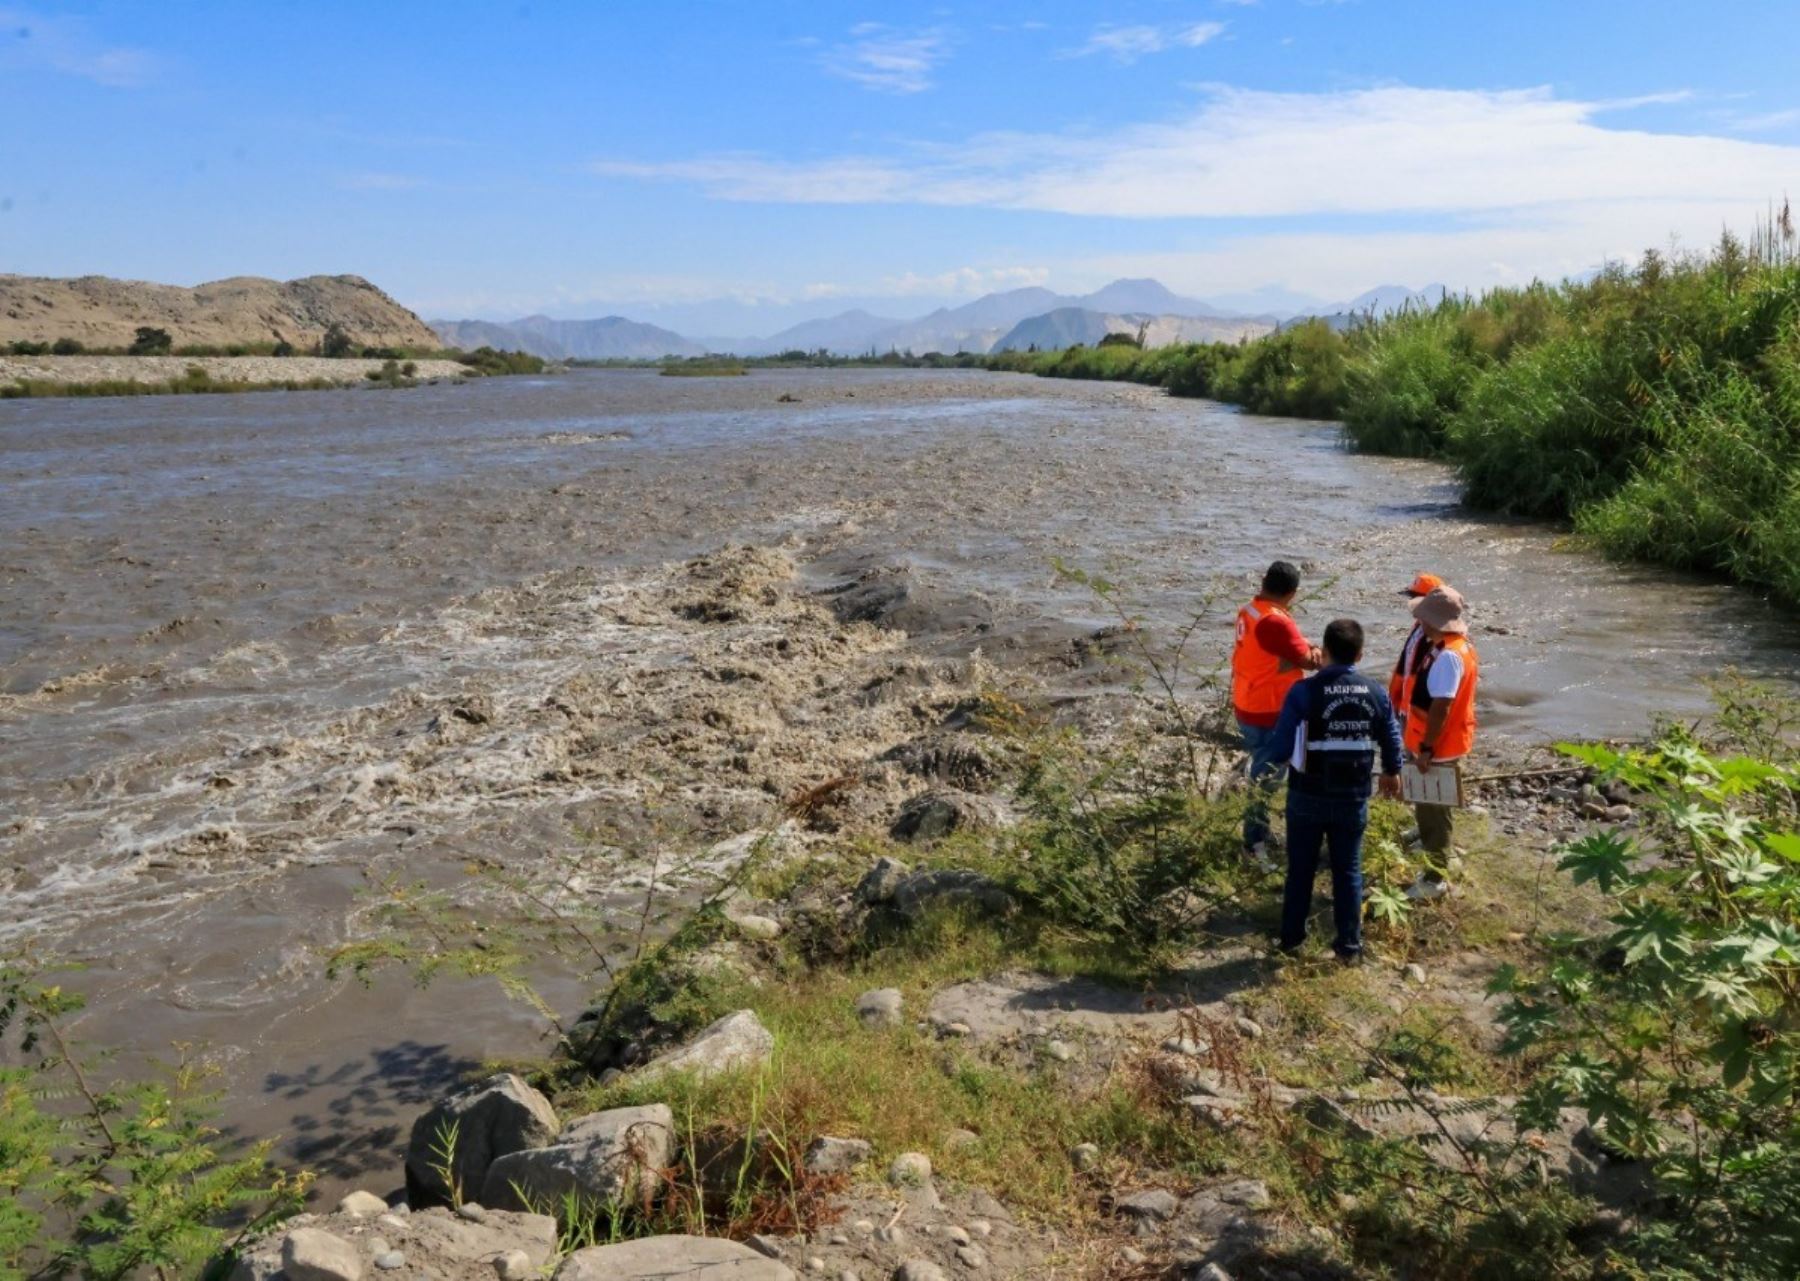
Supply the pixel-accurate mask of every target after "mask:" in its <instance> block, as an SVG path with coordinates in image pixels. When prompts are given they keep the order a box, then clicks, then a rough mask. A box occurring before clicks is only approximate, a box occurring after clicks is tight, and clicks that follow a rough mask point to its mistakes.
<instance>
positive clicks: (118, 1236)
mask: <svg viewBox="0 0 1800 1281" xmlns="http://www.w3.org/2000/svg"><path fill="white" fill-rule="evenodd" d="M80 1008H81V1000H80V998H79V997H78V996H76V995H75V994H73V993H70V992H67V991H64V990H63V989H62V988H61V987H60V986H58V985H47V984H45V983H43V982H41V981H40V980H39V978H38V977H37V975H36V973H35V972H34V971H33V970H32V969H31V968H30V967H28V966H26V965H25V964H24V963H23V962H21V961H12V962H6V963H0V1039H6V1038H10V1039H11V1040H12V1041H13V1048H16V1051H17V1062H18V1064H19V1065H18V1066H11V1067H6V1068H0V1281H16V1279H22V1278H25V1277H37V1276H62V1275H70V1274H75V1275H80V1276H83V1277H89V1278H97V1279H103V1281H113V1279H115V1278H116V1279H121V1281H122V1279H123V1278H126V1277H133V1276H138V1275H142V1274H145V1273H147V1272H148V1273H155V1274H156V1275H158V1276H171V1275H180V1276H196V1275H201V1274H203V1273H205V1272H207V1270H208V1268H209V1265H214V1264H217V1263H218V1262H219V1261H221V1260H223V1259H226V1258H228V1257H229V1255H230V1253H231V1251H232V1250H233V1249H234V1248H235V1246H236V1245H237V1244H238V1243H239V1242H241V1241H243V1240H245V1239H246V1238H247V1237H248V1236H249V1235H251V1234H252V1233H254V1232H256V1231H259V1230H261V1229H263V1228H266V1227H268V1226H269V1225H270V1224H272V1223H274V1222H276V1221H278V1220H280V1219H282V1218H285V1217H286V1216H287V1215H289V1214H292V1213H294V1212H296V1211H297V1210H298V1209H299V1208H300V1206H301V1204H302V1203H303V1201H304V1199H305V1193H306V1189H307V1186H308V1182H309V1179H308V1176H306V1175H304V1174H290V1173H286V1172H283V1171H280V1170H277V1169H275V1168H274V1167H273V1165H271V1163H270V1161H269V1152H270V1147H271V1145H270V1144H269V1143H266V1142H265V1143H259V1144H256V1145H254V1146H252V1147H250V1148H248V1149H246V1150H243V1151H240V1152H237V1153H232V1152H228V1151H226V1150H225V1149H224V1148H223V1145H222V1144H221V1136H220V1133H219V1131H218V1130H217V1129H215V1128H213V1126H211V1125H210V1124H209V1123H208V1117H209V1116H210V1114H211V1105H212V1103H213V1096H212V1095H210V1094H208V1093H206V1091H205V1088H204V1087H205V1084H206V1073H205V1072H203V1071H201V1070H200V1069H197V1068H196V1067H194V1066H193V1065H192V1064H188V1063H185V1062H184V1063H179V1064H177V1065H176V1066H175V1067H174V1069H173V1070H172V1071H171V1072H170V1073H169V1074H168V1077H167V1079H160V1080H149V1081H141V1082H136V1083H120V1084H108V1083H105V1082H103V1081H102V1080H101V1079H100V1078H99V1077H98V1075H97V1074H96V1071H95V1068H94V1065H93V1064H91V1063H89V1062H87V1061H86V1060H85V1059H84V1058H83V1057H82V1056H81V1055H80V1054H79V1053H78V1052H77V1051H76V1049H75V1047H74V1046H73V1045H72V1043H71V1042H70V1040H69V1037H68V1034H67V1032H66V1030H65V1023H66V1020H67V1019H68V1017H69V1016H70V1015H72V1014H74V1013H76V1012H77V1011H79V1010H80Z"/></svg>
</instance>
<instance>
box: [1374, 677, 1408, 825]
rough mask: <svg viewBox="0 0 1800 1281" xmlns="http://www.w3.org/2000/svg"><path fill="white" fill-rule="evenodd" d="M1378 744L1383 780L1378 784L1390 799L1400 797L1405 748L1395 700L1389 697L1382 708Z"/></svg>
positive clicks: (1384, 794)
mask: <svg viewBox="0 0 1800 1281" xmlns="http://www.w3.org/2000/svg"><path fill="white" fill-rule="evenodd" d="M1377 735H1378V737H1377V739H1376V746H1377V747H1379V748H1380V749H1381V780H1380V782H1379V783H1378V784H1377V786H1378V787H1379V788H1380V789H1381V794H1382V795H1383V796H1385V797H1387V798H1388V799H1389V800H1398V799H1400V765H1401V762H1402V761H1403V760H1404V759H1405V748H1404V747H1403V745H1402V743H1401V740H1400V721H1399V719H1398V718H1397V717H1396V716H1395V715H1394V704H1393V700H1392V699H1389V700H1388V701H1387V703H1386V704H1385V705H1384V706H1383V707H1382V709H1381V724H1380V725H1379V726H1378V727H1377Z"/></svg>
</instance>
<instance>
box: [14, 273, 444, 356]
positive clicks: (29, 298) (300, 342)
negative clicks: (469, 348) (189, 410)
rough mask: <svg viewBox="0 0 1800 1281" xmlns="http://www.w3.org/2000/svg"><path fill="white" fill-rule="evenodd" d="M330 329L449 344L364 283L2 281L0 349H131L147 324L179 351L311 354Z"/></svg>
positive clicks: (370, 337) (387, 341) (382, 340)
mask: <svg viewBox="0 0 1800 1281" xmlns="http://www.w3.org/2000/svg"><path fill="white" fill-rule="evenodd" d="M333 324H337V325H340V326H342V327H343V329H344V331H345V332H346V333H348V334H349V335H350V337H351V339H352V340H353V341H355V342H356V343H357V344H359V345H361V346H373V347H403V348H407V349H410V350H430V349H432V348H436V347H439V346H441V345H442V344H441V343H440V342H439V341H438V338H437V335H435V334H433V333H432V332H431V330H430V328H428V327H427V326H426V324H425V322H424V321H422V320H420V319H419V318H418V317H417V316H415V315H414V314H413V313H412V312H410V311H408V310H407V309H406V308H405V307H402V306H401V305H400V304H399V303H397V302H395V301H394V300H393V299H392V298H390V297H388V296H387V295H386V294H384V293H383V292H382V291H381V290H379V289H377V288H376V287H375V286H374V285H372V284H370V283H369V282H368V281H366V280H364V279H363V278H362V277H361V276H307V277H305V278H303V279H300V280H289V281H279V280H267V279H264V278H262V277H260V276H233V277H232V278H230V279H229V280H215V281H211V282H210V283H208V284H204V285H196V286H195V287H194V288H192V289H188V288H184V287H182V286H180V285H158V284H151V283H149V282H147V281H141V280H114V279H113V278H111V277H110V276H80V277H77V278H75V279H68V280H64V279H52V278H49V277H44V276H9V275H0V343H9V342H18V341H21V340H24V341H29V342H54V341H55V340H56V339H58V338H73V339H75V340H76V341H78V342H80V343H82V344H84V345H85V346H88V347H124V346H128V345H129V344H130V342H131V340H132V336H133V335H134V333H135V332H136V330H137V328H138V327H139V326H140V325H150V326H153V327H155V328H158V329H166V330H168V331H169V335H170V337H172V338H173V339H174V340H175V344H176V345H177V346H225V345H228V344H232V343H273V342H280V341H283V340H285V341H287V342H290V343H292V344H293V345H294V346H295V347H297V348H299V349H301V350H303V351H304V350H307V349H309V348H312V347H314V346H316V345H317V344H318V342H319V339H320V338H321V337H322V336H323V335H324V333H325V331H326V329H327V328H329V327H330V326H331V325H333Z"/></svg>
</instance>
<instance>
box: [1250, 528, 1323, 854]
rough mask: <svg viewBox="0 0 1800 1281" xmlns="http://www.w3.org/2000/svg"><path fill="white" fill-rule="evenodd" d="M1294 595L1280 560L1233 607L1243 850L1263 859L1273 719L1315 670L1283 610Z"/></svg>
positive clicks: (1280, 766) (1275, 780) (1294, 581)
mask: <svg viewBox="0 0 1800 1281" xmlns="http://www.w3.org/2000/svg"><path fill="white" fill-rule="evenodd" d="M1299 594H1300V571H1299V570H1298V569H1296V568H1294V566H1292V565H1290V564H1288V562H1287V561H1285V560H1278V561H1276V562H1275V563H1274V564H1273V565H1270V566H1269V569H1268V572H1267V573H1265V574H1264V575H1263V581H1262V590H1261V591H1260V592H1258V593H1257V594H1256V598H1255V599H1254V600H1252V601H1251V602H1250V603H1249V604H1248V605H1246V606H1244V607H1243V608H1242V609H1240V610H1239V611H1238V616H1237V644H1236V647H1235V648H1234V649H1233V650H1232V653H1231V702H1232V710H1233V711H1234V712H1235V713H1236V714H1237V723H1238V731H1239V733H1241V734H1242V735H1243V740H1244V751H1245V752H1246V753H1247V754H1248V755H1249V758H1250V760H1249V765H1248V768H1247V772H1248V774H1249V777H1250V803H1249V804H1248V805H1247V806H1246V807H1245V809H1244V852H1245V854H1247V855H1248V856H1250V857H1251V858H1253V859H1255V860H1257V861H1258V862H1262V861H1266V860H1267V858H1268V842H1269V796H1270V794H1271V793H1272V792H1274V790H1275V788H1276V786H1277V785H1278V784H1279V783H1280V782H1281V775H1282V771H1283V770H1285V769H1286V764H1285V762H1284V761H1283V759H1282V756H1283V753H1282V751H1281V750H1280V747H1279V746H1278V745H1277V744H1276V742H1275V722H1276V721H1278V720H1280V719H1281V705H1282V702H1283V701H1284V700H1285V699H1286V698H1287V692H1288V690H1289V689H1291V688H1293V686H1294V685H1295V683H1297V682H1298V681H1299V680H1300V678H1301V677H1302V676H1303V675H1304V674H1305V673H1307V672H1311V671H1317V670H1318V668H1319V651H1318V650H1317V649H1315V648H1314V647H1313V646H1311V645H1309V644H1307V643H1306V638H1305V637H1304V636H1302V635H1301V634H1300V627H1299V624H1297V623H1295V622H1294V620H1293V618H1292V616H1290V615H1289V613H1288V609H1289V607H1291V606H1292V605H1293V603H1294V597H1296V596H1298V595H1299Z"/></svg>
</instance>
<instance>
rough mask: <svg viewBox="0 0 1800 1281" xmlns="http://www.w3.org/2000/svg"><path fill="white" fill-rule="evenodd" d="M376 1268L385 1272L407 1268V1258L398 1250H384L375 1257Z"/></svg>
mask: <svg viewBox="0 0 1800 1281" xmlns="http://www.w3.org/2000/svg"><path fill="white" fill-rule="evenodd" d="M375 1266H376V1267H378V1268H380V1269H381V1270H382V1271H383V1272H392V1271H393V1270H394V1269H395V1268H404V1267H405V1266H406V1256H405V1255H404V1254H402V1253H400V1251H398V1250H383V1251H382V1252H381V1253H380V1254H378V1255H376V1256H375Z"/></svg>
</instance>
